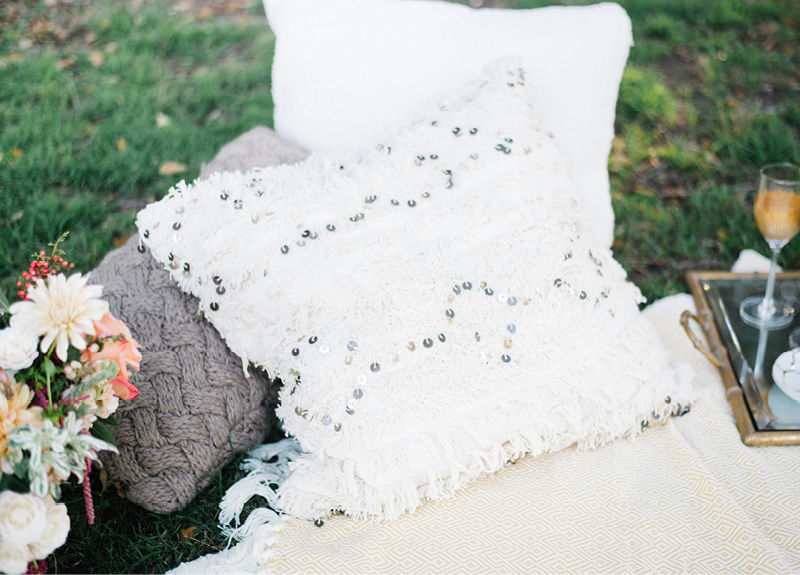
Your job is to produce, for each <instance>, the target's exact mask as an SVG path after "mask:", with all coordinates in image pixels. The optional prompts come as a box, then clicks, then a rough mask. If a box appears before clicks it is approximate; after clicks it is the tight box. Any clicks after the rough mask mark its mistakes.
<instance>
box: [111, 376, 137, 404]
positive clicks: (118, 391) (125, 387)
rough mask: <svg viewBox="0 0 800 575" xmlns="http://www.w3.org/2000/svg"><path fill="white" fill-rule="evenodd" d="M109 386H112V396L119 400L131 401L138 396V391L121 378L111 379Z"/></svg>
mask: <svg viewBox="0 0 800 575" xmlns="http://www.w3.org/2000/svg"><path fill="white" fill-rule="evenodd" d="M111 385H112V386H114V395H116V396H117V397H119V398H120V399H133V398H134V397H136V396H137V395H139V390H138V389H136V386H134V385H133V384H132V383H131V382H130V381H128V380H127V379H122V378H121V377H118V378H116V379H112V380H111Z"/></svg>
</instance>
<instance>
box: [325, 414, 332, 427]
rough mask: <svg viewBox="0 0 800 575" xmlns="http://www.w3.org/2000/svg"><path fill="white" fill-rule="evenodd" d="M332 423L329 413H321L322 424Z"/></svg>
mask: <svg viewBox="0 0 800 575" xmlns="http://www.w3.org/2000/svg"><path fill="white" fill-rule="evenodd" d="M331 423H333V419H332V418H331V416H330V415H323V416H322V425H330V424H331Z"/></svg>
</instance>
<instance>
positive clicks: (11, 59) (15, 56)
mask: <svg viewBox="0 0 800 575" xmlns="http://www.w3.org/2000/svg"><path fill="white" fill-rule="evenodd" d="M22 57H23V56H22V54H20V53H19V52H14V53H13V54H11V55H10V56H9V57H8V61H9V62H22Z"/></svg>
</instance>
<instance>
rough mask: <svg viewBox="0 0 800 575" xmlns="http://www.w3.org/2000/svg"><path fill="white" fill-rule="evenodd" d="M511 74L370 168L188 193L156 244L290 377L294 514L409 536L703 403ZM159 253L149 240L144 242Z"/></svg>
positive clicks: (336, 168) (167, 204) (401, 138)
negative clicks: (499, 479)
mask: <svg viewBox="0 0 800 575" xmlns="http://www.w3.org/2000/svg"><path fill="white" fill-rule="evenodd" d="M524 81H525V78H524V72H523V71H522V70H519V69H518V68H516V67H514V68H509V67H508V65H507V64H505V65H503V66H500V67H498V68H495V69H492V70H490V71H488V72H487V73H486V75H485V77H483V78H481V80H480V81H479V82H477V83H476V84H475V85H470V86H469V87H468V88H467V89H462V90H460V91H458V92H454V93H453V94H451V95H450V96H449V97H448V98H447V99H446V100H444V101H442V102H441V103H439V104H437V105H436V106H434V107H432V108H431V109H430V110H429V112H428V113H427V114H423V116H422V117H423V118H424V119H423V120H422V121H420V122H419V123H417V124H416V125H414V126H413V127H412V128H411V129H410V130H409V131H407V132H405V133H403V134H400V135H397V136H396V137H395V138H393V139H392V141H386V142H383V143H381V144H379V145H378V146H377V148H376V149H375V150H374V151H373V152H371V153H368V154H366V155H364V156H362V157H359V158H353V157H338V156H333V155H325V154H319V155H317V154H315V155H312V156H311V157H310V158H309V159H308V160H307V161H306V162H303V163H301V164H296V165H294V166H277V167H273V168H266V169H262V170H256V171H252V172H249V173H245V174H240V173H227V174H217V175H215V176H212V177H210V178H209V179H207V180H204V181H199V182H196V183H195V184H193V185H186V184H184V183H181V184H180V185H178V186H176V187H175V188H173V189H172V190H171V191H170V193H169V194H168V196H167V197H166V198H165V199H164V200H162V201H161V202H158V203H156V204H153V205H151V206H149V207H148V208H146V209H145V210H143V211H142V212H140V214H139V216H138V222H137V223H138V226H139V230H140V232H141V233H142V234H143V244H144V245H145V246H146V247H147V248H148V249H149V250H152V253H153V255H154V257H155V258H156V259H157V260H159V261H160V262H162V263H163V264H164V265H165V266H166V267H167V268H168V269H169V270H170V271H171V274H172V277H173V278H174V279H175V280H176V281H178V283H179V284H180V286H181V287H182V288H183V289H184V290H186V291H187V292H191V293H193V294H195V295H196V296H198V297H199V298H200V302H201V307H202V309H203V310H204V312H205V313H206V317H208V318H209V319H210V321H212V322H213V323H214V325H215V326H216V327H217V328H218V329H219V330H220V332H221V333H222V334H223V336H224V337H225V338H226V341H227V342H228V344H229V346H230V347H231V349H232V350H233V351H234V352H235V353H237V354H238V355H239V356H241V357H243V358H245V359H246V360H247V361H252V362H254V363H256V364H258V365H261V366H263V367H265V368H266V369H268V370H269V371H270V372H271V373H272V374H274V375H278V376H280V378H281V379H282V380H283V381H284V382H285V383H286V385H285V387H284V388H283V390H282V391H281V404H280V406H279V408H278V415H279V416H280V417H281V419H282V420H283V423H284V426H285V428H286V429H287V431H288V432H289V433H291V434H292V435H294V436H295V437H296V438H297V439H298V441H299V443H300V445H301V447H302V449H303V451H304V454H303V455H302V456H301V457H300V458H299V459H298V460H297V461H296V462H295V463H294V464H293V465H292V472H291V475H290V476H289V477H288V478H287V480H286V481H285V483H284V484H283V485H282V486H281V488H280V490H279V495H280V500H279V505H280V507H281V508H282V510H284V511H286V512H288V513H290V514H292V515H295V516H299V517H305V518H316V517H322V516H325V515H327V514H328V513H329V512H330V511H331V510H343V511H344V512H346V513H348V514H351V515H354V516H357V517H363V516H375V517H378V518H381V519H391V518H394V517H397V516H399V515H400V514H401V513H403V512H405V511H407V510H410V509H414V508H415V507H416V506H418V505H419V504H421V502H422V501H423V500H424V499H425V498H442V497H447V496H449V495H451V494H452V493H453V491H454V490H456V489H457V488H459V487H460V486H462V485H464V484H466V483H468V482H470V481H473V480H474V479H476V478H477V477H479V476H481V475H483V474H486V473H491V472H494V471H496V470H498V469H500V468H502V467H503V466H504V465H506V464H507V463H508V462H509V461H511V460H514V459H516V458H518V457H520V456H521V455H522V454H524V453H533V454H539V453H543V452H547V451H554V450H558V449H562V448H564V447H566V446H568V445H571V444H577V445H578V446H579V447H582V448H587V447H593V446H596V445H599V444H602V443H604V442H607V441H610V440H612V439H614V438H617V437H621V436H624V435H633V434H636V433H639V432H641V431H642V430H643V428H644V426H646V425H648V424H649V423H650V422H656V421H663V420H664V419H665V418H666V416H668V415H669V414H670V413H672V411H673V409H674V408H675V405H676V404H678V403H680V404H682V405H686V404H687V403H688V402H689V401H690V400H691V397H692V395H693V390H692V388H691V385H690V383H689V382H690V378H687V377H682V376H685V375H686V374H685V373H683V372H682V371H681V369H680V368H679V367H678V366H676V365H674V364H673V362H672V360H671V358H670V356H669V354H668V353H667V352H666V350H665V348H664V346H663V345H662V343H661V342H660V340H659V338H658V336H657V334H656V332H655V331H654V329H653V327H652V326H651V325H650V324H649V322H648V321H647V319H646V318H644V317H643V316H641V314H640V313H639V310H638V306H637V304H638V303H640V302H642V301H643V298H642V296H641V294H640V292H639V290H638V289H637V288H636V287H635V286H634V285H632V284H630V283H628V282H626V281H625V273H624V270H623V269H622V268H621V266H619V264H617V262H615V261H614V259H613V258H612V256H611V254H610V252H609V251H608V250H607V249H604V248H603V247H602V246H598V245H597V242H595V241H593V240H592V239H590V238H591V234H590V233H589V232H588V230H587V228H586V227H585V226H584V224H583V223H582V221H581V220H580V219H579V217H578V216H576V215H575V214H576V202H575V200H574V199H573V197H572V195H571V193H570V189H571V186H572V181H571V179H570V176H569V174H568V172H567V169H566V168H565V167H564V163H563V162H562V160H561V155H560V152H559V150H558V147H557V145H556V144H555V142H554V140H553V139H552V138H551V137H549V136H548V135H547V134H544V133H542V132H540V131H539V130H537V129H536V128H535V126H536V125H537V122H536V117H535V114H534V111H533V110H532V108H531V106H530V104H529V103H528V102H527V100H526V99H525V97H524V93H523V91H522V89H521V87H520V86H521V85H522V84H523V83H524ZM145 234H146V237H144V235H145Z"/></svg>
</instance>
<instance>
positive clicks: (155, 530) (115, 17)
mask: <svg viewBox="0 0 800 575" xmlns="http://www.w3.org/2000/svg"><path fill="white" fill-rule="evenodd" d="M619 1H620V4H622V5H623V7H624V8H625V9H626V10H627V11H628V13H629V15H630V16H631V19H632V20H633V29H634V36H635V40H636V46H635V47H634V48H633V49H632V51H631V55H630V59H629V64H628V67H627V69H626V72H625V75H624V78H623V82H622V86H621V88H620V97H619V102H618V107H617V126H616V134H617V138H616V139H615V141H614V147H613V151H612V154H611V158H610V160H609V169H610V173H611V183H612V198H613V204H614V210H615V213H616V217H617V223H616V241H615V245H614V251H615V255H616V257H617V258H618V259H619V260H620V261H621V263H622V264H623V265H624V266H625V268H626V269H627V270H628V272H629V274H630V277H631V279H632V280H633V281H634V282H636V283H637V284H638V285H639V286H640V287H641V288H642V290H643V292H644V293H645V295H646V296H648V298H650V299H653V298H657V297H661V296H664V295H667V294H670V293H675V292H679V291H685V289H686V287H685V284H684V282H683V274H684V273H685V272H686V271H687V270H689V269H694V268H715V269H727V268H729V267H730V265H731V264H732V262H733V261H734V259H735V257H736V256H737V255H738V253H739V251H740V250H742V249H744V248H756V249H758V250H760V251H761V252H762V253H766V251H767V249H766V244H765V242H764V241H763V240H762V239H761V237H760V235H759V233H758V231H757V229H756V227H755V224H754V222H753V218H752V208H751V205H752V199H753V195H754V192H755V186H756V185H757V169H758V167H759V166H760V165H762V164H764V163H766V162H770V161H794V162H800V146H799V144H800V81H799V80H798V74H797V70H799V69H800V5H798V4H797V2H793V1H791V0H760V1H759V2H744V1H741V0H704V1H699V0H619ZM552 3H553V2H550V1H547V0H516V1H514V0H512V1H509V2H507V4H508V5H510V7H520V8H525V7H537V6H542V5H547V4H552ZM565 3H569V4H576V3H578V4H580V3H585V2H575V1H574V0H573V1H568V2H567V0H565ZM229 4H230V2H215V3H205V4H202V5H201V7H203V8H205V9H206V10H208V7H209V6H211V7H212V9H213V10H216V13H214V14H209V13H206V14H205V15H204V14H203V12H202V11H198V10H189V11H181V10H180V9H178V8H177V6H178V4H176V3H172V2H169V1H167V0H138V1H132V2H130V3H129V2H113V1H112V0H94V1H92V2H91V3H88V2H87V3H82V2H70V3H67V2H62V3H58V4H57V5H56V7H51V8H47V7H46V6H45V5H44V2H35V1H34V0H25V1H18V2H3V3H2V4H0V30H2V33H0V154H1V155H2V158H1V159H0V246H1V247H2V249H0V288H2V289H5V290H6V291H10V290H12V289H13V287H14V281H15V278H16V277H17V274H18V273H19V272H20V271H21V270H23V269H25V268H26V267H27V263H28V261H29V259H28V256H29V254H31V253H32V252H34V251H38V250H39V249H41V248H42V247H44V246H46V245H47V244H48V243H49V242H52V241H53V240H55V239H56V238H58V237H59V235H60V234H61V233H62V232H65V231H69V232H70V238H69V240H68V241H67V243H66V245H65V246H64V247H65V249H66V250H67V252H68V254H69V255H70V256H71V259H72V260H74V261H76V262H77V267H78V269H79V270H81V271H89V270H91V269H92V268H93V267H94V266H95V265H96V264H97V263H98V262H99V261H100V259H101V258H102V257H103V255H104V254H106V253H107V252H108V251H109V250H111V249H113V247H114V246H115V245H118V244H120V243H121V242H122V241H124V239H125V238H126V237H127V236H129V235H130V234H132V233H134V226H133V219H134V216H135V213H136V212H137V211H138V210H139V209H141V208H142V207H143V206H144V205H145V204H146V203H147V202H150V201H153V200H154V199H157V198H159V197H161V196H162V195H163V194H164V193H165V192H166V190H167V189H168V188H169V187H170V186H171V185H172V184H173V183H175V182H176V181H177V180H179V179H181V178H185V179H187V180H191V179H193V178H195V177H196V176H197V174H198V172H199V168H200V165H201V163H202V162H207V161H209V160H210V159H211V158H212V157H213V156H214V154H215V153H216V151H217V150H218V149H219V147H220V146H221V145H222V144H224V143H225V142H227V141H229V140H231V139H233V138H234V137H236V136H237V135H239V134H240V133H242V132H244V131H245V130H247V129H249V128H251V127H253V126H255V125H258V124H266V125H271V123H272V100H271V96H270V85H269V78H270V66H271V61H272V54H273V49H274V38H273V36H272V34H271V32H270V31H269V29H268V28H267V26H266V24H265V21H264V17H263V10H262V8H261V7H260V2H257V1H256V0H254V1H253V3H252V5H251V6H250V7H247V6H245V7H243V8H238V9H235V10H233V12H232V13H230V14H229V13H227V12H226V10H225V8H226V6H228V5H229ZM132 6H138V8H134V7H132ZM213 10H212V11H213ZM209 15H211V16H212V17H210V18H208V17H207V16H209ZM322 97H324V96H322ZM160 114H163V115H165V116H167V117H168V118H169V119H170V123H169V125H167V126H164V127H158V126H157V123H156V118H157V116H159V115H160ZM167 161H173V162H179V163H182V164H185V165H186V170H185V172H183V173H181V174H179V175H176V176H161V175H159V167H160V166H161V165H162V164H164V163H165V162H167ZM781 263H782V264H783V265H784V266H785V267H787V268H800V241H797V240H795V241H794V242H792V243H790V244H789V245H788V246H787V248H785V249H784V252H783V254H782V262H781ZM237 475H238V471H237V470H236V468H235V465H231V466H228V467H227V468H226V469H224V470H222V471H221V472H220V473H219V475H218V477H217V481H216V482H215V484H214V486H213V487H212V488H211V489H210V490H208V491H207V492H206V493H204V494H203V495H201V496H200V497H199V498H198V499H197V500H196V501H195V502H194V503H193V504H192V505H191V506H190V507H189V508H188V509H187V510H186V511H184V512H180V513H176V514H172V515H168V516H158V515H154V514H151V513H147V512H145V511H143V510H142V509H140V508H138V507H137V506H135V505H133V504H130V503H129V502H127V501H126V500H124V499H121V498H120V497H119V496H118V495H117V493H116V490H115V489H114V488H110V489H108V490H106V491H105V492H104V493H102V494H101V493H100V491H99V484H100V482H99V481H98V479H97V475H96V474H94V485H95V488H96V489H95V502H96V507H97V514H98V522H97V523H96V524H95V525H94V526H91V527H90V526H87V525H85V524H84V522H83V517H84V515H83V510H82V496H81V491H80V489H79V488H77V487H73V488H68V489H66V490H65V500H66V501H67V502H68V503H69V506H70V514H71V517H72V519H73V527H72V531H71V533H70V538H69V541H68V542H67V544H66V545H65V546H64V547H62V548H61V549H60V550H59V551H58V552H57V553H56V555H55V562H51V569H52V570H53V571H55V572H59V573H67V572H72V573H74V572H81V573H109V572H111V573H114V572H117V573H120V572H163V571H164V570H166V569H168V568H170V567H173V566H175V565H177V564H178V563H179V562H181V561H185V560H188V559H191V558H194V557H196V556H198V555H200V554H203V553H205V552H208V551H212V550H216V549H218V548H220V546H221V545H223V544H224V540H223V538H222V537H221V536H220V534H219V532H218V530H217V528H216V513H217V504H218V503H219V500H220V498H221V496H222V494H223V493H224V491H225V489H226V487H227V486H228V485H230V484H231V483H232V482H233V481H234V479H235V478H236V476H237ZM190 527H195V528H196V532H195V534H194V536H193V537H191V538H185V537H183V536H182V535H181V529H187V528H190Z"/></svg>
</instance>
